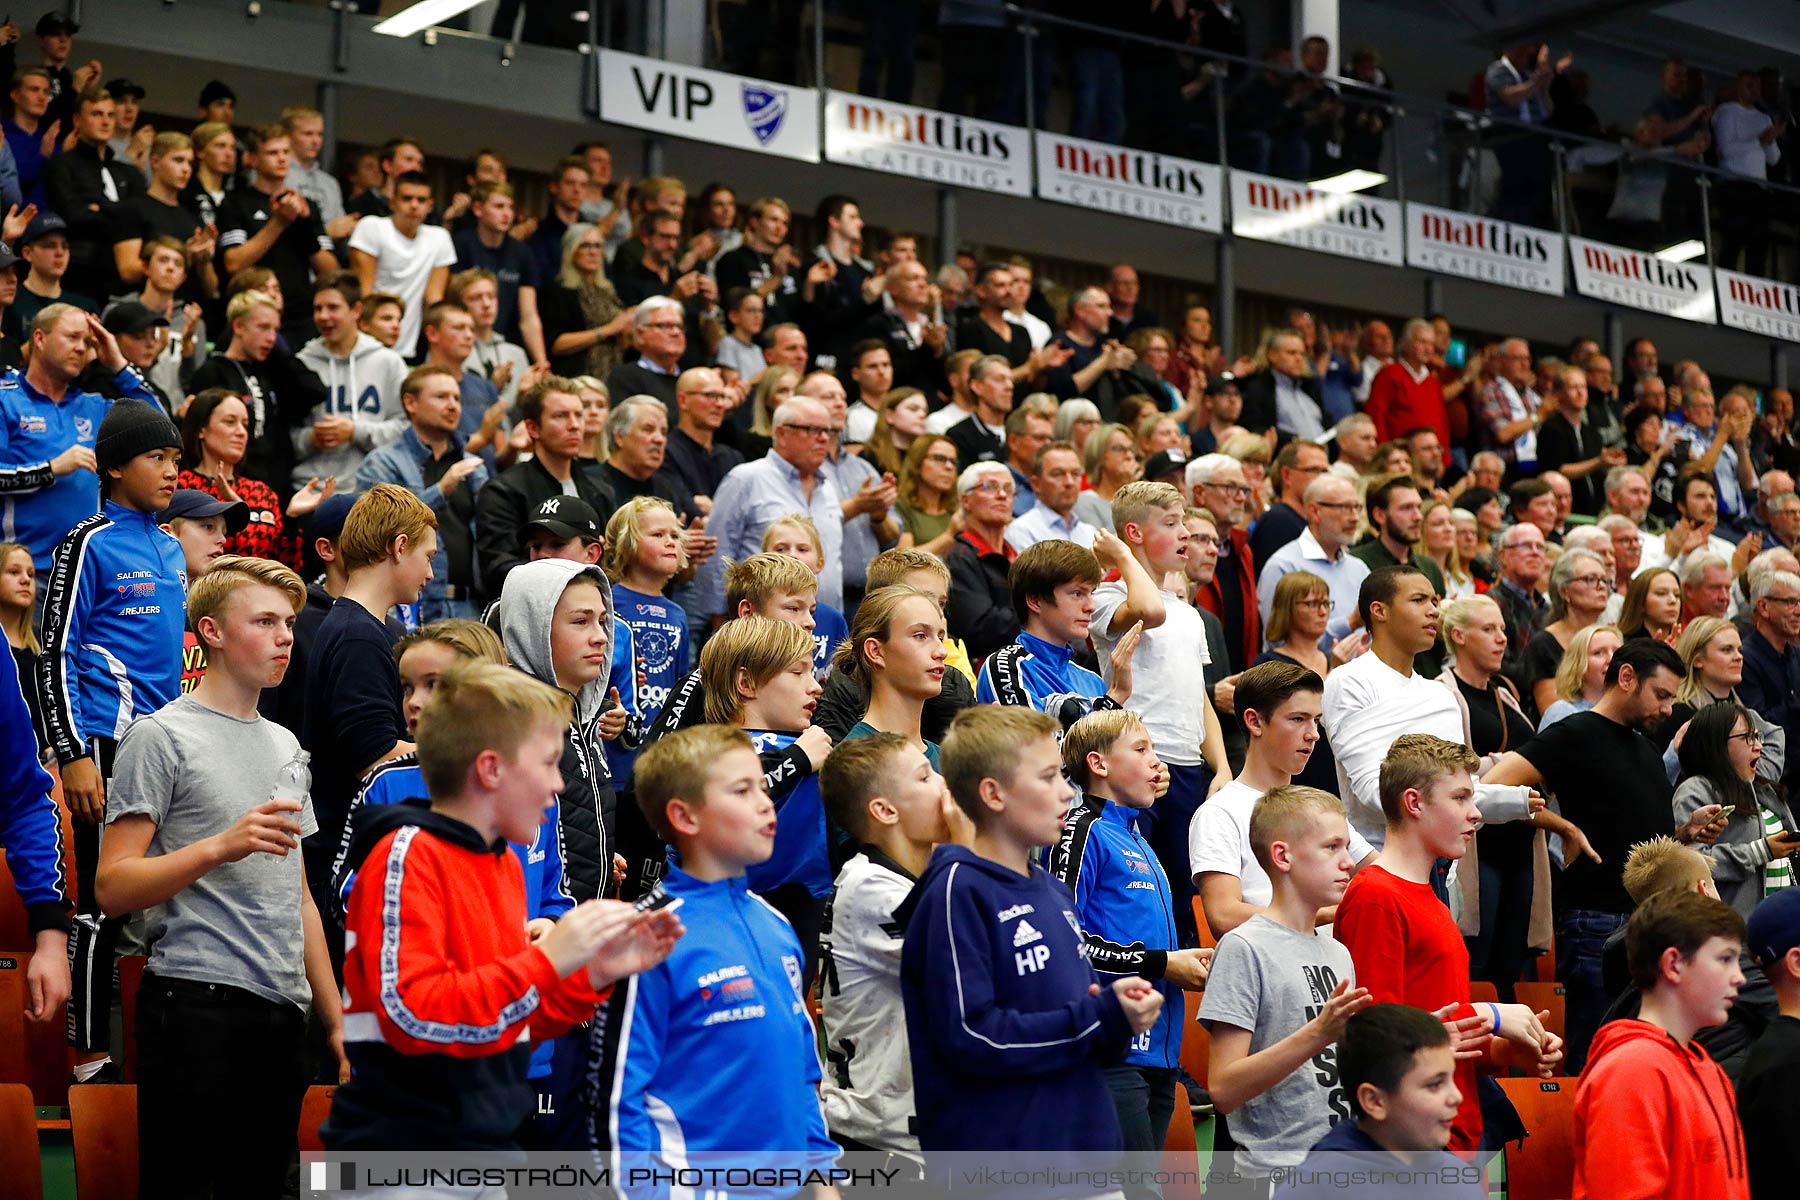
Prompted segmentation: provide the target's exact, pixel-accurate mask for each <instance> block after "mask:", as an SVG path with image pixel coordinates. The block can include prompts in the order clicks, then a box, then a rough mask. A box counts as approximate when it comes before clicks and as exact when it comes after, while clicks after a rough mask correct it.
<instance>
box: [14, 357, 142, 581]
mask: <svg viewBox="0 0 1800 1200" xmlns="http://www.w3.org/2000/svg"><path fill="white" fill-rule="evenodd" d="M113 381H114V382H115V383H116V384H118V386H119V390H120V391H122V392H123V393H125V394H126V395H127V396H133V397H136V398H137V399H139V400H143V401H145V402H146V403H149V404H153V405H155V406H156V409H157V411H158V412H161V411H162V404H161V402H160V401H158V400H157V398H156V394H155V393H154V392H152V391H151V390H150V389H149V388H148V387H147V386H145V384H144V381H143V379H142V377H140V376H139V375H138V373H137V369H136V368H134V367H126V368H125V369H124V370H123V371H120V372H119V373H118V375H116V376H114V380H113ZM111 407H112V401H111V400H109V399H107V398H106V397H105V396H100V395H96V394H95V393H93V392H84V391H82V390H81V389H79V388H70V389H69V390H68V391H67V392H65V393H63V398H62V402H61V403H60V404H59V403H57V402H56V401H54V400H52V399H50V397H48V396H46V395H44V394H43V393H42V392H40V391H38V390H37V389H36V388H34V387H32V386H31V384H29V383H27V382H26V381H25V376H24V374H23V373H14V372H10V371H9V372H4V373H0V542H22V543H24V544H25V545H26V546H29V547H30V548H31V561H32V562H34V563H36V564H37V569H38V570H39V571H47V570H49V569H50V556H51V554H52V553H54V552H55V550H56V545H57V543H58V542H60V541H61V540H62V538H63V535H64V534H66V533H68V532H69V530H71V529H73V528H74V527H75V526H76V525H79V524H80V523H81V522H82V521H85V520H86V519H87V518H89V517H91V516H93V515H94V514H95V513H97V512H99V511H100V477H99V476H98V475H96V474H94V472H92V471H71V472H69V473H68V474H67V475H64V476H62V477H61V478H58V477H56V476H55V475H54V474H53V473H52V472H51V470H50V460H51V459H53V458H55V457H56V456H57V455H59V454H61V453H62V452H63V451H65V450H67V449H69V448H70V447H71V446H86V447H87V448H88V449H90V450H92V449H93V448H94V439H95V438H96V437H98V436H99V433H100V420H101V418H102V417H104V416H106V410H107V409H109V408H111Z"/></svg>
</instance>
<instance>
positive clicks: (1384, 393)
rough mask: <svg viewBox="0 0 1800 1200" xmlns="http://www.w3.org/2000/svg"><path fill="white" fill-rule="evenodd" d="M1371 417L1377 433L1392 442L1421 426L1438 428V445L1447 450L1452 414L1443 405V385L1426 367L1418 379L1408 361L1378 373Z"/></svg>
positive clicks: (1372, 392) (1369, 409)
mask: <svg viewBox="0 0 1800 1200" xmlns="http://www.w3.org/2000/svg"><path fill="white" fill-rule="evenodd" d="M1367 412H1368V414H1369V419H1370V420H1372V421H1374V422H1375V436H1376V437H1379V438H1380V439H1381V440H1382V441H1384V442H1391V441H1393V440H1394V439H1395V438H1398V437H1400V436H1402V435H1403V434H1405V433H1406V431H1407V430H1409V429H1417V428H1419V427H1420V426H1421V425H1423V426H1428V427H1429V428H1431V429H1435V430H1437V435H1438V444H1439V445H1442V446H1443V447H1444V448H1445V449H1448V448H1449V447H1450V446H1451V445H1452V444H1453V443H1452V442H1451V441H1450V414H1449V413H1448V412H1447V411H1446V410H1445V408H1444V385H1443V384H1442V383H1440V382H1439V381H1438V377H1437V376H1436V375H1435V374H1434V373H1432V371H1431V369H1430V368H1426V371H1425V377H1424V378H1423V379H1417V378H1414V377H1413V374H1412V372H1411V371H1409V370H1407V367H1406V364H1405V363H1403V362H1399V361H1395V362H1391V363H1389V364H1388V365H1387V366H1385V367H1383V368H1381V370H1379V371H1377V372H1376V373H1375V379H1374V381H1373V382H1371V383H1370V384H1369V403H1368V405H1367Z"/></svg>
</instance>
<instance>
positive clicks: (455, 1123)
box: [322, 801, 605, 1150]
mask: <svg viewBox="0 0 1800 1200" xmlns="http://www.w3.org/2000/svg"><path fill="white" fill-rule="evenodd" d="M362 813H363V815H362V816H359V818H358V826H357V829H356V832H355V833H354V835H353V836H352V839H351V843H350V850H349V852H348V858H347V862H348V863H349V865H350V866H352V867H355V868H356V872H357V874H356V883H355V885H354V886H353V887H352V888H351V891H350V899H349V902H348V904H347V906H346V915H345V937H344V1043H345V1048H346V1050H347V1052H348V1053H349V1056H350V1065H351V1068H352V1070H353V1071H354V1074H353V1076H352V1077H351V1080H350V1082H349V1083H347V1084H345V1085H344V1086H343V1087H341V1088H339V1089H338V1091H337V1094H336V1096H335V1097H334V1098H333V1101H332V1106H331V1116H330V1118H329V1119H328V1120H327V1121H326V1123H325V1127H324V1129H323V1131H322V1132H323V1138H324V1141H325V1144H326V1146H328V1147H329V1148H331V1149H333V1150H343V1149H368V1150H415V1149H508V1148H511V1147H513V1146H514V1145H515V1142H514V1134H515V1132H516V1131H517V1130H518V1128H519V1126H520V1125H522V1124H523V1123H524V1122H525V1120H526V1119H527V1118H528V1117H529V1116H530V1115H531V1109H532V1094H533V1093H532V1090H531V1087H530V1085H529V1084H528V1083H527V1082H526V1072H527V1069H528V1067H529V1063H530V1057H531V1039H532V1038H539V1039H544V1038H554V1037H557V1036H559V1035H561V1034H563V1033H566V1032H567V1031H568V1030H569V1029H570V1028H572V1027H573V1026H575V1025H578V1024H580V1023H581V1022H583V1021H586V1020H588V1019H590V1018H591V1017H593V1015H594V1010H595V1009H596V1008H597V1007H598V1006H599V1004H600V1003H601V1002H602V1001H603V1000H604V999H605V993H602V992H597V991H595V990H594V988H593V987H592V986H591V985H590V984H589V983H588V977H587V972H586V971H585V970H577V971H576V972H575V973H574V974H573V975H570V976H569V977H568V978H567V979H562V978H559V977H558V975H557V971H556V968H555V967H554V966H552V965H551V963H550V959H549V958H548V957H546V956H545V954H544V952H543V951H542V950H540V949H538V948H537V947H536V946H533V945H531V944H530V943H529V942H528V941H527V939H526V935H525V875H524V870H523V868H521V867H520V866H519V860H518V859H517V858H516V857H515V856H514V855H513V854H511V853H510V852H509V851H508V850H507V846H506V842H505V841H504V840H495V841H494V842H493V843H491V844H488V843H484V842H483V841H482V840H481V837H480V835H479V834H477V833H476V831H475V830H474V829H472V828H470V827H469V826H468V825H465V824H463V823H462V822H461V821H457V820H453V819H452V818H450V817H446V816H442V815H440V814H438V813H434V812H432V811H431V810H430V809H429V808H428V807H426V806H425V803H424V802H423V801H407V802H405V803H403V804H391V805H382V806H379V807H376V808H371V809H364V810H362Z"/></svg>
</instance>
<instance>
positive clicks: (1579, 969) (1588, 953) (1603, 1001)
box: [1556, 908, 1628, 1075]
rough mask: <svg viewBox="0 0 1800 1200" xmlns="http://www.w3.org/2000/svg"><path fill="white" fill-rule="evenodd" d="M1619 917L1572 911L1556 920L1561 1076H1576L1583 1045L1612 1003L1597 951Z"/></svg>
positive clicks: (1584, 1051)
mask: <svg viewBox="0 0 1800 1200" xmlns="http://www.w3.org/2000/svg"><path fill="white" fill-rule="evenodd" d="M1627 919H1628V917H1627V916H1626V914H1625V913H1613V912H1594V911H1591V910H1588V909H1580V908H1572V909H1568V910H1566V911H1564V912H1560V913H1558V914H1557V915H1556V978H1557V979H1558V980H1560V981H1561V983H1562V985H1563V993H1564V995H1563V1064H1562V1065H1563V1074H1565V1075H1579V1074H1581V1068H1582V1067H1583V1066H1585V1065H1586V1064H1587V1052H1588V1043H1589V1042H1592V1041H1593V1040H1594V1034H1595V1033H1596V1032H1598V1031H1599V1029H1600V1020H1601V1018H1602V1017H1604V1016H1605V1015H1606V1010H1607V1007H1608V1006H1609V1005H1611V1003H1612V1000H1613V998H1612V997H1611V996H1609V995H1607V992H1606V983H1605V980H1604V978H1603V976H1602V972H1601V951H1602V950H1603V949H1604V948H1605V946H1606V939H1607V938H1608V937H1610V936H1611V935H1612V933H1613V931H1614V930H1616V929H1618V928H1619V927H1620V926H1621V925H1623V924H1625V922H1626V920H1627Z"/></svg>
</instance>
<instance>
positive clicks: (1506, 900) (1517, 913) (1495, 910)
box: [1463, 858, 1533, 1004]
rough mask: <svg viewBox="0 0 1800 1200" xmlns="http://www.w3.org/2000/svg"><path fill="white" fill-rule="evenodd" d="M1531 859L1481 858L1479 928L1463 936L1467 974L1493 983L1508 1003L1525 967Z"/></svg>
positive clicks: (1528, 930) (1529, 931)
mask: <svg viewBox="0 0 1800 1200" xmlns="http://www.w3.org/2000/svg"><path fill="white" fill-rule="evenodd" d="M1532 875H1533V872H1532V868H1531V860H1530V859H1529V858H1528V859H1526V860H1525V861H1524V862H1523V863H1522V864H1520V865H1519V866H1518V867H1514V868H1503V867H1500V866H1495V865H1491V864H1490V863H1489V862H1488V860H1487V859H1485V858H1484V859H1482V860H1481V889H1480V893H1481V932H1480V933H1478V934H1476V935H1475V936H1474V937H1472V938H1465V939H1463V940H1464V941H1465V942H1467V943H1468V947H1469V978H1470V979H1479V980H1484V981H1486V982H1488V983H1491V984H1493V985H1494V990H1495V991H1497V992H1499V993H1500V999H1501V1000H1502V1001H1504V1002H1505V1003H1507V1004H1511V1003H1512V999H1513V984H1515V983H1517V982H1518V980H1519V975H1520V973H1521V972H1523V971H1524V969H1525V959H1526V951H1527V946H1526V942H1527V941H1529V940H1530V937H1531V884H1532Z"/></svg>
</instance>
